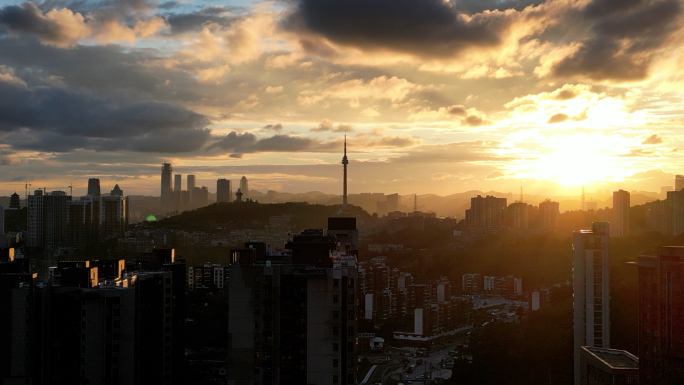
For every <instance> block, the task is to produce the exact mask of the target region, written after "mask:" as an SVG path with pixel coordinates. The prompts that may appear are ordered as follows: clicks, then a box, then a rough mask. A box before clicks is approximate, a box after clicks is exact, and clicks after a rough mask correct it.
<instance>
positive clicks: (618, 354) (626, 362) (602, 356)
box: [582, 346, 639, 369]
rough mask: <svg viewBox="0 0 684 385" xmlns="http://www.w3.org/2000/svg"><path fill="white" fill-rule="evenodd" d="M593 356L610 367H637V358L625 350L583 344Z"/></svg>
mask: <svg viewBox="0 0 684 385" xmlns="http://www.w3.org/2000/svg"><path fill="white" fill-rule="evenodd" d="M582 348H583V349H586V350H587V351H588V352H589V353H591V354H592V355H593V356H595V357H596V358H598V359H599V360H601V361H603V362H604V363H605V364H606V365H607V366H609V367H610V368H612V369H639V359H638V358H637V357H636V356H635V355H633V354H632V353H630V352H628V351H626V350H617V349H602V348H593V347H589V346H583V347H582Z"/></svg>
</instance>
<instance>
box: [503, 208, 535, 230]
mask: <svg viewBox="0 0 684 385" xmlns="http://www.w3.org/2000/svg"><path fill="white" fill-rule="evenodd" d="M506 217H507V218H508V221H509V225H510V226H511V227H512V228H514V229H518V230H527V229H528V228H529V227H530V205H528V204H527V203H525V202H515V203H511V204H510V205H509V206H508V213H506Z"/></svg>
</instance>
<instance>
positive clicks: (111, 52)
mask: <svg viewBox="0 0 684 385" xmlns="http://www.w3.org/2000/svg"><path fill="white" fill-rule="evenodd" d="M0 52H2V54H1V55H0V65H5V66H9V67H12V68H14V69H15V71H16V73H17V75H18V76H19V77H21V78H22V79H24V80H25V81H26V82H27V83H29V84H32V85H34V84H35V85H39V84H42V83H43V82H44V79H43V78H44V77H47V76H50V77H53V78H56V79H61V80H62V81H63V82H64V83H67V84H68V85H69V86H70V87H73V88H76V89H88V90H91V91H93V92H95V93H97V94H98V95H102V94H112V93H127V95H125V98H126V99H127V100H133V101H135V100H140V99H144V98H148V99H156V100H163V101H170V102H187V101H197V100H199V99H200V96H199V95H198V94H197V93H195V92H194V91H193V89H192V88H191V85H193V84H195V83H196V80H194V79H192V77H191V76H190V75H189V74H187V73H185V72H183V71H182V70H181V69H171V68H164V67H161V66H147V65H145V63H146V62H154V61H155V60H160V59H163V56H161V54H160V53H159V52H158V51H156V50H152V49H140V50H130V49H128V50H127V49H125V48H123V47H121V46H117V45H113V44H112V45H107V46H77V47H75V48H74V49H59V48H55V47H51V46H45V45H42V44H40V43H38V42H37V41H35V40H34V39H30V38H16V39H14V38H11V39H0ZM119 97H121V96H119Z"/></svg>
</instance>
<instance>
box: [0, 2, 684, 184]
mask: <svg viewBox="0 0 684 385" xmlns="http://www.w3.org/2000/svg"><path fill="white" fill-rule="evenodd" d="M402 4H403V6H401V7H396V6H395V4H394V2H388V1H386V0H381V1H380V0H379V1H375V2H351V3H350V2H342V1H341V0H330V1H326V2H316V1H312V0H297V1H290V2H259V1H256V2H252V1H250V2H247V1H230V2H227V3H226V4H223V5H216V4H214V3H212V2H210V1H205V0H197V1H192V2H153V1H146V0H143V1H136V2H133V1H117V2H104V3H102V2H94V1H83V2H44V3H40V2H22V1H18V0H2V1H0V50H2V52H3V56H2V58H0V100H2V102H0V112H4V114H0V138H1V139H0V170H1V172H0V174H1V175H2V176H1V177H0V185H1V187H0V195H10V194H11V193H13V192H14V191H17V192H20V191H22V190H23V188H24V183H25V182H26V181H29V182H32V181H35V182H36V183H37V184H40V185H41V186H40V187H43V186H47V187H49V189H51V190H65V191H66V186H68V185H70V184H71V183H85V180H87V179H88V178H97V179H100V181H101V184H102V186H113V185H114V184H117V183H118V184H119V185H120V186H124V188H125V189H126V191H128V192H129V193H130V194H143V195H152V194H151V192H152V191H156V190H157V189H158V186H159V181H158V179H157V175H158V165H159V164H162V163H166V162H168V163H171V164H173V165H174V166H175V167H176V168H177V169H178V170H181V169H182V170H183V171H182V174H193V175H196V176H197V180H198V184H200V183H203V184H205V185H211V184H210V183H211V182H212V181H215V180H216V179H217V178H219V177H221V178H229V179H232V180H236V179H239V177H240V176H241V175H250V182H251V185H250V187H251V189H253V190H266V189H271V190H276V191H290V192H306V191H322V192H325V193H338V191H339V186H340V184H341V178H342V176H341V175H340V173H339V172H338V165H339V154H340V152H341V151H342V146H343V143H342V141H343V138H342V133H343V132H345V131H346V132H347V133H348V136H349V138H348V141H349V152H350V154H349V156H350V158H352V159H353V160H354V161H353V162H352V163H350V166H349V167H350V168H349V170H350V171H349V188H350V191H349V193H350V194H354V193H360V192H376V191H386V192H399V193H400V194H411V193H418V194H424V193H435V194H439V195H449V194H451V193H456V192H463V191H468V190H473V189H481V190H484V191H488V190H501V191H517V190H518V188H519V186H521V185H522V186H525V190H526V191H528V192H530V193H538V192H541V191H544V192H548V193H549V195H553V194H566V195H569V192H576V191H578V190H579V187H580V186H582V185H585V186H595V187H596V188H600V189H610V190H617V189H619V188H622V189H625V190H627V191H631V190H648V191H659V189H660V187H662V186H668V185H671V184H672V182H671V180H672V178H673V176H674V175H675V174H679V173H681V170H682V169H684V158H682V156H681V151H680V148H682V146H683V144H684V141H683V140H682V136H681V135H682V134H681V127H682V121H683V119H682V117H683V114H682V110H681V108H680V107H679V106H680V105H681V101H682V93H681V91H679V90H680V89H681V84H682V81H683V78H682V75H681V63H682V60H681V59H682V56H683V55H684V47H683V46H682V45H681V44H680V41H681V38H682V37H684V28H681V27H682V6H681V3H680V2H678V1H676V0H658V1H655V0H644V1H639V2H630V3H628V4H621V3H619V2H618V3H614V2H607V1H604V0H585V1H573V2H568V1H564V0H547V1H543V0H531V1H525V2H522V3H521V2H511V1H502V2H499V1H497V2H493V1H485V2H474V1H470V0H463V1H451V2H450V1H441V0H429V1H424V0H421V1H418V0H404V1H403V2H402ZM644 15H647V16H648V17H644ZM636 21H638V22H636ZM80 181H83V182H80ZM35 187H36V186H35V185H34V188H35ZM74 187H77V186H76V185H75V186H74ZM108 188H109V187H108Z"/></svg>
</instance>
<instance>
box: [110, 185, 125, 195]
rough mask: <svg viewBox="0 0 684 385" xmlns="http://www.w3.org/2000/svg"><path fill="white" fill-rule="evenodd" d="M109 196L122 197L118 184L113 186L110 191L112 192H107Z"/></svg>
mask: <svg viewBox="0 0 684 385" xmlns="http://www.w3.org/2000/svg"><path fill="white" fill-rule="evenodd" d="M109 195H111V196H120V197H122V196H123V195H124V194H123V190H122V189H121V187H119V185H118V184H115V185H114V189H112V191H110V192H109Z"/></svg>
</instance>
